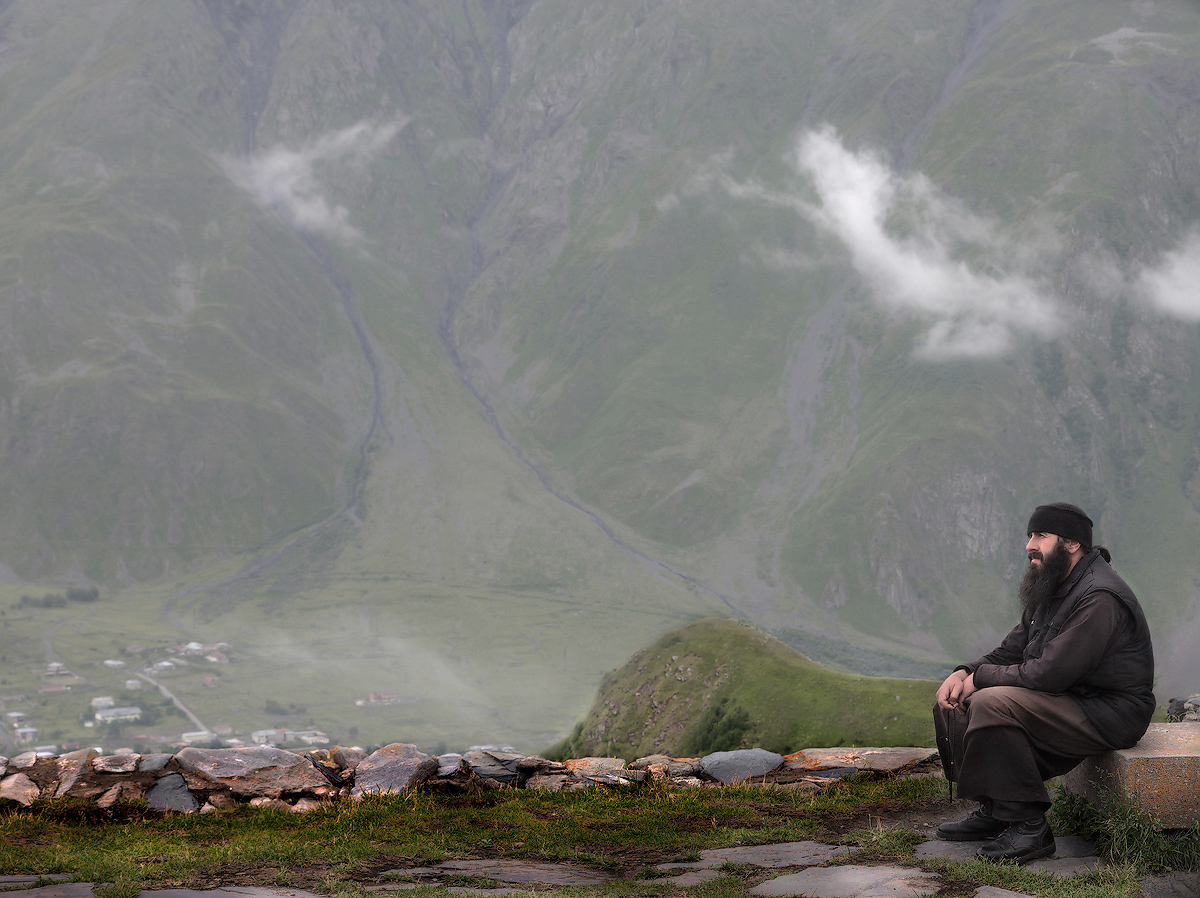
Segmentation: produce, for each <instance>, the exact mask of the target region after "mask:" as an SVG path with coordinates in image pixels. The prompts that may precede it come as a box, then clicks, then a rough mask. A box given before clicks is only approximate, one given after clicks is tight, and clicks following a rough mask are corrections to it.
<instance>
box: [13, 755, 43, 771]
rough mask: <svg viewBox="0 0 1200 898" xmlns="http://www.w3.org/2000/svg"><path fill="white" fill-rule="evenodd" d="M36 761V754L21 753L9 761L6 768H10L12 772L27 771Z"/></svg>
mask: <svg viewBox="0 0 1200 898" xmlns="http://www.w3.org/2000/svg"><path fill="white" fill-rule="evenodd" d="M37 759H38V756H37V753H36V752H32V751H23V752H21V753H20V754H19V755H16V756H15V757H14V758H13V759H12V760H11V761H9V762H8V766H9V767H11V768H12V769H13V770H28V769H29V768H30V767H32V766H33V765H34V764H36V763H37Z"/></svg>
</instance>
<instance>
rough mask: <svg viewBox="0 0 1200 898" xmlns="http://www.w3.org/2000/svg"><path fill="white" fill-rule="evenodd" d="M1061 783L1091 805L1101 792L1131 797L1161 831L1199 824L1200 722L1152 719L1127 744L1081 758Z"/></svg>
mask: <svg viewBox="0 0 1200 898" xmlns="http://www.w3.org/2000/svg"><path fill="white" fill-rule="evenodd" d="M1062 784H1063V786H1064V787H1065V788H1066V789H1067V790H1068V791H1070V792H1073V793H1075V794H1076V795H1082V796H1083V797H1084V798H1086V799H1088V801H1090V802H1092V803H1093V804H1095V805H1097V806H1102V805H1103V803H1104V795H1105V793H1106V792H1112V793H1114V794H1116V795H1117V796H1119V797H1121V798H1123V799H1125V800H1127V801H1132V802H1134V803H1135V804H1136V805H1137V806H1138V807H1140V808H1141V809H1142V810H1144V811H1146V812H1147V813H1148V814H1150V815H1151V816H1152V817H1153V818H1154V819H1155V820H1156V822H1157V823H1158V826H1159V827H1160V828H1161V829H1174V828H1184V827H1188V826H1191V825H1192V824H1193V823H1197V822H1200V721H1195V722H1193V721H1184V722H1181V723H1152V724H1150V727H1149V729H1147V730H1146V735H1144V736H1143V737H1142V739H1141V741H1140V742H1139V743H1138V744H1137V745H1135V746H1134V747H1133V748H1124V749H1121V750H1119V751H1109V752H1105V753H1104V754H1100V755H1094V756H1093V757H1090V758H1088V759H1086V760H1085V761H1084V762H1083V763H1081V764H1080V765H1079V766H1078V767H1076V768H1075V769H1074V770H1072V771H1071V772H1070V773H1068V774H1067V775H1066V776H1064V777H1063V778H1062Z"/></svg>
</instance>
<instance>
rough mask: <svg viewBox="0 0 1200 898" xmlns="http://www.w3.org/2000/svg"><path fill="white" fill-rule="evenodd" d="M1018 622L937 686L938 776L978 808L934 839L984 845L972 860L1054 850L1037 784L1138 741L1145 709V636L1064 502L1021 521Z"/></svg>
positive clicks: (1119, 583)
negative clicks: (1024, 562)
mask: <svg viewBox="0 0 1200 898" xmlns="http://www.w3.org/2000/svg"><path fill="white" fill-rule="evenodd" d="M1027 532H1028V534H1029V542H1028V544H1027V545H1026V547H1025V551H1026V554H1027V555H1028V558H1029V567H1028V568H1027V569H1026V571H1025V574H1024V576H1023V577H1022V578H1021V585H1020V588H1019V590H1018V594H1019V595H1020V598H1021V605H1022V612H1021V620H1020V623H1018V624H1017V625H1016V626H1015V627H1014V628H1013V629H1012V631H1011V632H1010V633H1009V634H1008V635H1007V636H1006V637H1004V641H1003V642H1002V643H1000V646H999V647H998V648H996V649H995V650H993V651H991V652H989V653H988V654H986V655H984V656H983V657H982V658H980V659H979V660H978V661H976V662H975V663H974V664H963V665H960V666H959V667H957V668H956V669H955V670H954V671H953V673H951V674H950V676H948V677H947V678H946V680H945V682H944V683H942V685H941V687H940V688H939V689H938V691H937V703H936V704H935V705H934V709H933V716H934V725H935V729H936V731H937V744H938V751H939V752H941V756H942V765H943V767H944V769H945V771H946V777H947V779H949V780H950V781H951V782H952V783H957V784H958V791H959V795H960V796H961V797H963V798H970V799H973V800H975V801H978V802H979V810H977V811H975V812H974V813H972V814H970V815H969V816H967V817H965V818H964V819H962V820H959V821H956V822H953V823H943V824H942V825H941V826H939V827H938V831H937V832H938V837H939V838H942V839H948V840H951V841H955V842H970V841H983V842H984V844H983V845H982V846H981V847H980V849H979V851H978V852H977V854H978V856H979V857H982V858H988V859H991V860H1012V861H1016V862H1018V863H1027V862H1028V861H1032V860H1034V859H1036V858H1041V857H1049V856H1050V855H1052V854H1054V851H1055V845H1054V834H1053V833H1052V832H1051V830H1050V825H1049V824H1048V823H1047V822H1046V811H1047V809H1049V807H1050V797H1049V795H1048V794H1047V793H1046V786H1045V783H1044V782H1043V781H1044V780H1047V779H1050V778H1051V777H1054V776H1060V775H1061V774H1064V773H1066V772H1067V771H1068V770H1070V769H1071V768H1072V767H1074V766H1075V765H1076V764H1078V763H1079V762H1080V761H1081V760H1083V759H1084V758H1086V757H1088V756H1089V755H1094V754H1097V753H1099V752H1103V751H1109V750H1111V749H1118V748H1129V747H1131V746H1133V745H1136V744H1137V741H1138V740H1139V739H1140V738H1142V734H1143V733H1145V732H1146V727H1147V726H1148V725H1149V724H1150V718H1151V716H1152V715H1153V714H1154V694H1153V692H1152V686H1153V683H1154V654H1153V651H1152V649H1151V646H1150V630H1149V628H1148V627H1147V626H1146V618H1145V617H1144V616H1143V614H1142V609H1141V607H1140V606H1139V605H1138V601H1137V598H1136V597H1135V596H1134V594H1133V590H1131V589H1130V588H1129V585H1128V584H1127V583H1126V582H1125V581H1124V580H1122V579H1121V578H1120V577H1119V576H1117V574H1116V573H1115V572H1114V571H1113V569H1112V568H1111V567H1110V566H1109V562H1110V561H1111V560H1112V557H1111V556H1110V555H1109V553H1108V550H1107V549H1105V548H1104V547H1103V546H1095V547H1093V546H1092V521H1091V519H1090V518H1089V517H1088V516H1087V515H1086V514H1084V513H1083V511H1082V509H1080V508H1078V507H1077V506H1074V505H1071V504H1069V503H1066V502H1055V503H1053V504H1050V505H1039V506H1038V507H1037V508H1036V509H1034V512H1033V515H1032V516H1031V517H1030V518H1029V526H1028V528H1027Z"/></svg>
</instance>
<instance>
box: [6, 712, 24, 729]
mask: <svg viewBox="0 0 1200 898" xmlns="http://www.w3.org/2000/svg"><path fill="white" fill-rule="evenodd" d="M4 722H5V723H7V724H8V725H9V726H14V727H19V726H20V725H21V724H23V723H24V722H25V714H24V713H23V712H21V711H9V712H8V713H7V714H5V715H4Z"/></svg>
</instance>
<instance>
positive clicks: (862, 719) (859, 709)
mask: <svg viewBox="0 0 1200 898" xmlns="http://www.w3.org/2000/svg"><path fill="white" fill-rule="evenodd" d="M936 688H937V684H936V683H935V682H934V681H932V680H910V679H898V678H892V677H865V676H855V675H852V674H842V673H838V672H837V671H833V670H830V669H828V668H826V667H822V666H821V665H820V664H817V663H816V662H815V661H812V660H811V659H809V658H807V657H806V656H804V655H802V654H801V653H800V652H798V651H796V650H795V649H793V648H790V647H789V646H787V645H785V644H784V643H782V642H780V641H779V640H778V639H776V638H775V637H773V636H770V635H768V634H767V633H763V632H762V631H760V630H756V629H755V628H753V627H751V626H749V625H748V624H743V623H739V622H737V621H731V620H725V619H718V618H707V619H705V620H701V621H697V622H696V623H693V624H689V625H688V626H686V627H683V628H681V629H679V630H674V631H672V632H670V633H667V634H666V635H665V636H663V637H662V638H661V639H659V640H658V641H657V642H655V643H654V644H653V645H651V646H650V647H649V648H646V649H643V650H642V651H640V652H638V653H636V654H635V655H634V656H633V657H632V658H630V659H629V661H628V663H626V664H625V665H624V666H623V667H621V668H620V669H619V670H616V671H614V672H612V673H610V674H609V675H608V676H606V677H605V678H604V682H603V683H602V684H601V686H600V691H599V693H598V694H597V696H596V701H595V703H594V704H593V705H592V709H591V711H590V712H589V713H588V715H587V717H586V718H585V719H584V720H583V721H582V722H581V723H579V724H578V725H577V726H576V728H575V731H574V733H573V734H572V735H571V736H570V737H569V738H568V739H566V740H564V741H563V742H561V743H559V744H558V745H556V746H554V747H553V748H552V749H551V753H552V754H554V755H561V756H574V757H584V756H590V755H610V756H619V757H628V758H636V757H645V756H646V755H650V754H654V753H658V752H661V753H663V754H668V755H672V756H676V757H694V756H699V755H704V754H707V753H709V752H713V751H731V750H733V749H737V748H766V749H770V750H772V751H777V752H780V753H785V754H786V753H789V752H793V751H798V750H800V749H802V748H813V747H832V746H839V745H848V746H849V745H871V746H890V745H930V746H931V745H933V727H932V723H931V716H930V707H931V706H932V702H933V693H934V690H935V689H936Z"/></svg>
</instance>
